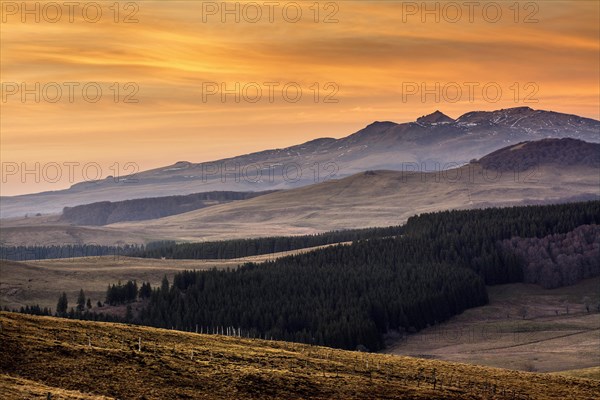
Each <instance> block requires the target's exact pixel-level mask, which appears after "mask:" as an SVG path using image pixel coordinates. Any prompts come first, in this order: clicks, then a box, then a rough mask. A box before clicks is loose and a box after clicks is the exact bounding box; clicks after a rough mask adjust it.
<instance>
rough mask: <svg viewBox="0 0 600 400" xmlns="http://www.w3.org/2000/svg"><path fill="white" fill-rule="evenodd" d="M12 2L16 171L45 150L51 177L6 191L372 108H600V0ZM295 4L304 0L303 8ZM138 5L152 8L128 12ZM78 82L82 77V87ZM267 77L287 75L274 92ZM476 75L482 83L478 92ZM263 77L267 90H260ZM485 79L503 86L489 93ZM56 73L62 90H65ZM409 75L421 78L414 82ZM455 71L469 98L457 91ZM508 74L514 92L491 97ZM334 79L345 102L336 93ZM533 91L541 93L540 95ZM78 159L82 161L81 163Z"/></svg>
mask: <svg viewBox="0 0 600 400" xmlns="http://www.w3.org/2000/svg"><path fill="white" fill-rule="evenodd" d="M1 3H2V24H1V38H0V44H1V55H0V57H1V68H0V72H1V81H2V84H3V87H2V95H3V97H2V100H1V101H2V102H1V103H0V106H1V107H2V110H1V122H0V128H1V150H0V158H1V161H2V163H3V168H5V170H4V171H3V172H4V175H6V168H15V166H17V167H18V168H19V169H21V168H23V167H25V168H28V169H32V170H35V163H40V173H39V177H36V173H31V174H28V175H25V177H22V176H21V174H19V173H16V174H14V175H8V176H3V182H2V195H14V194H19V193H28V192H38V191H41V190H57V189H61V188H64V187H68V186H69V185H70V184H71V183H72V182H69V179H70V180H72V181H80V180H82V179H83V174H82V169H83V166H84V165H86V163H98V165H100V167H101V174H102V175H103V176H106V175H113V174H114V164H115V163H119V168H120V169H121V173H123V171H122V166H123V165H124V164H125V163H128V162H130V163H134V164H135V165H136V166H137V167H139V169H141V170H143V169H148V168H151V167H157V166H163V165H167V164H172V163H174V162H176V161H179V160H187V161H193V162H200V161H209V160H214V159H219V158H223V157H227V156H233V155H237V154H241V153H248V152H252V151H257V150H262V149H267V148H275V147H284V146H288V145H292V144H297V143H301V142H303V141H306V140H310V139H312V138H316V137H324V136H329V137H341V136H346V135H348V134H350V133H352V132H354V131H356V130H358V129H360V128H362V127H363V126H365V125H367V124H369V123H370V122H372V121H374V120H393V121H397V122H403V121H411V120H414V119H415V118H416V117H418V116H420V115H423V114H426V113H429V112H432V111H434V110H436V109H440V110H441V111H443V112H445V113H447V114H449V115H450V116H452V117H457V116H459V115H460V114H462V113H464V112H467V111H472V110H493V109H499V108H506V107H515V106H523V105H527V106H530V107H532V108H539V109H548V110H554V111H559V112H565V113H574V114H578V115H582V116H586V117H590V118H595V119H600V115H599V112H600V111H599V107H600V104H599V90H600V88H599V85H600V82H599V75H600V67H599V54H600V44H599V35H600V32H599V26H598V25H599V22H598V21H599V18H600V15H599V13H600V10H599V3H598V2H597V1H564V2H562V1H539V2H521V3H520V5H519V7H518V11H519V12H518V14H516V11H517V8H515V7H514V1H506V2H502V1H500V2H496V3H494V4H499V5H500V9H499V10H500V12H501V14H500V15H498V17H496V15H497V14H496V12H497V11H498V10H496V9H495V8H494V4H491V5H490V4H489V3H490V2H475V3H476V6H475V8H474V9H473V10H469V9H468V8H467V7H464V6H461V10H460V12H461V13H462V14H461V15H458V14H456V10H455V9H452V7H450V6H448V4H449V2H438V3H434V2H429V3H427V7H428V8H429V9H430V10H434V12H433V13H432V14H425V13H423V11H424V10H423V9H414V8H412V5H413V4H417V5H419V4H421V2H415V3H413V2H393V1H385V2H383V1H381V2H373V1H339V2H327V1H324V2H319V3H318V4H319V8H320V10H319V14H318V16H316V15H315V9H314V6H313V4H314V3H315V2H314V1H308V2H302V1H297V2H285V1H279V2H277V3H278V5H277V6H274V7H273V8H271V9H270V10H269V8H268V7H269V6H268V5H267V6H265V5H264V3H265V2H263V1H258V2H255V3H254V4H256V3H258V4H261V5H263V6H262V8H261V12H262V18H260V19H259V20H258V22H256V23H252V22H251V20H253V19H256V17H257V14H256V9H255V8H252V7H253V6H252V5H248V4H247V3H251V2H242V3H238V4H239V5H238V6H237V7H239V8H238V9H239V12H238V13H237V16H238V17H239V19H240V22H239V23H236V22H235V20H234V18H235V17H236V15H235V14H231V15H225V17H227V20H226V21H225V22H223V21H222V18H223V17H224V16H223V15H221V13H220V12H221V11H222V7H223V3H222V2H215V3H211V2H201V1H193V0H192V1H189V0H188V1H146V0H144V1H137V2H130V3H132V4H135V5H137V9H135V8H133V7H132V6H129V8H126V7H127V3H128V2H121V3H120V6H121V8H120V12H119V14H118V15H117V16H115V9H114V8H113V9H109V7H110V6H111V5H112V4H113V3H114V2H113V1H106V2H100V3H102V4H103V9H102V16H101V17H99V20H98V21H97V22H95V23H92V22H90V20H91V19H93V17H94V15H95V14H94V12H95V10H94V9H93V8H91V7H89V8H90V9H88V10H87V11H88V14H87V17H88V19H86V18H84V17H83V16H82V8H83V6H84V5H86V4H88V3H87V2H80V3H79V4H80V6H79V7H77V8H75V9H74V10H73V19H74V20H73V22H70V21H69V15H68V14H69V10H68V8H67V7H66V6H64V5H63V2H60V1H59V2H55V4H59V5H62V7H61V8H62V9H61V12H62V15H61V16H60V17H59V16H57V14H56V10H54V9H52V8H51V7H46V8H44V3H41V5H40V10H39V13H38V14H39V15H38V16H39V18H40V22H39V23H38V22H35V17H36V15H35V12H34V14H24V13H23V11H24V10H22V9H20V8H21V6H20V5H21V2H7V1H4V0H3V1H2V2H1ZM33 3H35V2H30V4H33ZM229 3H230V4H229V5H228V6H227V7H229V8H230V9H231V8H232V7H236V5H235V3H233V2H229ZM245 3H246V4H245ZM463 3H464V2H460V1H459V2H455V3H453V4H458V5H462V4H463ZM294 4H298V5H299V7H300V10H301V11H302V17H301V18H300V20H299V21H298V22H295V23H294V22H291V20H293V18H294V17H295V15H296V14H295V13H296V9H295V8H294ZM436 4H437V7H438V9H437V10H439V11H437V12H436V11H435V7H436ZM15 5H16V6H15ZM15 7H16V8H17V9H15ZM31 7H32V8H33V7H34V5H32V6H31ZM203 7H204V8H203ZM484 9H485V11H484ZM284 10H286V11H287V14H284ZM269 11H272V12H273V14H272V17H273V22H270V21H269ZM132 12H133V19H134V20H137V21H138V22H134V23H124V21H123V20H124V19H125V18H126V16H127V15H128V14H131V13H132ZM471 12H472V13H471ZM213 14H215V15H213ZM436 14H437V15H436ZM436 16H437V17H439V22H436V20H435V19H436ZM471 17H472V18H473V20H472V21H470V18H471ZM22 18H25V22H22ZM115 18H116V19H117V20H118V21H119V22H115ZM286 18H287V19H288V20H289V21H288V20H286ZM315 18H317V20H318V22H315ZM423 18H426V20H425V22H423ZM494 19H496V20H497V21H496V22H492V21H493V20H494ZM46 20H50V21H52V20H58V22H56V23H54V22H49V21H46ZM203 20H205V22H204V21H203ZM325 20H327V21H328V23H326V22H325ZM334 20H337V22H334ZM453 21H454V22H453ZM36 82H39V83H40V89H41V88H42V87H43V86H44V85H47V86H46V92H44V91H43V90H40V101H39V103H37V102H35V99H34V95H33V94H29V95H27V96H26V97H25V101H24V102H23V100H22V98H21V94H22V93H21V87H20V86H18V85H21V84H22V83H25V84H26V85H27V88H30V89H34V88H35V83H36ZM52 82H55V83H54V84H53V85H54V86H53V85H48V84H50V83H52ZM65 82H67V83H68V82H73V83H74V84H79V86H77V87H75V89H74V92H73V93H74V97H73V101H72V102H69V99H68V86H66V85H65ZM115 82H116V86H113V87H112V88H113V89H112V90H111V88H110V86H111V85H113V84H114V83H115ZM128 82H133V83H134V84H135V86H137V88H139V91H138V92H137V93H136V94H135V96H134V97H133V99H136V100H138V102H137V103H125V102H124V101H123V100H124V96H125V94H127V93H131V92H132V90H133V88H134V87H135V86H127V87H126V86H125V85H126V84H127V83H128ZM210 82H216V83H218V84H221V83H225V84H226V85H227V87H228V88H229V89H234V88H235V83H236V82H239V84H240V89H241V88H242V87H244V85H246V88H247V90H248V91H247V93H246V95H247V96H243V93H241V94H240V95H241V99H240V102H239V103H236V102H235V99H234V95H228V96H227V97H226V98H225V102H223V101H222V100H221V97H220V95H219V94H216V95H212V96H208V97H206V99H203V85H204V86H206V85H207V84H208V83H210ZM252 82H254V84H251V83H252ZM266 82H273V85H274V84H278V85H279V86H277V87H276V88H275V92H274V96H273V99H272V100H273V101H272V102H271V101H269V86H268V85H267V84H265V83H266ZM436 82H438V83H439V84H440V90H439V91H437V92H438V93H439V94H440V98H439V99H435V96H434V94H430V95H428V96H427V97H426V98H425V99H423V98H422V97H421V95H420V94H421V93H420V90H421V89H420V87H421V85H425V87H427V88H430V89H433V91H434V92H436V90H435V84H436ZM453 82H454V83H453ZM469 82H471V83H472V84H473V85H474V84H478V85H479V86H478V87H476V88H475V90H474V92H473V98H472V99H469V93H468V86H466V83H469ZM89 83H93V84H95V83H97V84H98V85H100V87H101V89H102V96H101V97H100V98H99V101H98V102H96V103H92V102H89V101H86V100H85V99H84V98H83V97H82V90H81V87H82V86H83V85H85V84H89ZM289 83H294V84H296V85H297V86H299V87H300V88H301V89H302V98H301V99H300V100H299V101H298V102H295V103H292V102H289V101H286V100H285V98H284V96H283V95H282V93H281V88H282V87H283V86H284V85H286V84H289ZM315 83H316V84H317V85H318V87H319V88H320V90H319V93H320V97H319V100H318V101H315V99H314V88H315V86H313V85H315ZM515 83H516V86H515ZM15 84H18V85H15ZM249 84H250V85H249ZM327 84H330V85H329V86H326V85H327ZM415 84H416V86H414V85H415ZM528 84H529V85H528ZM256 85H258V86H259V87H260V88H261V90H262V97H261V98H260V99H259V101H257V102H255V103H253V102H251V101H250V100H252V97H254V96H255V94H256V92H255V88H256ZM484 85H488V87H489V88H491V89H490V92H488V97H485V96H484V93H483V91H482V89H481V88H482V87H483V86H484ZM56 86H60V87H61V89H62V91H63V92H62V97H60V98H58V101H56V102H55V103H52V102H50V101H48V100H52V99H53V98H54V96H55V93H56V92H55V88H56ZM409 86H410V87H412V88H413V89H414V88H415V87H419V89H418V90H419V93H416V94H413V95H407V93H406V90H407V88H408V87H409ZM456 86H458V87H460V88H462V90H463V97H462V98H461V99H460V100H454V101H453V99H454V98H455V94H456V92H455V87H456ZM116 87H118V88H119V97H118V100H119V101H118V102H115V101H114V100H115V99H114V89H115V88H116ZM497 87H499V88H500V89H501V90H502V95H501V96H499V99H498V101H497V102H492V101H491V99H490V97H493V96H495V89H494V88H497ZM517 87H518V88H519V98H517V99H516V100H517V101H515V98H514V96H515V89H516V88H517ZM335 88H337V92H336V93H335V96H334V97H333V98H334V99H335V100H337V102H333V103H326V102H324V97H325V96H326V95H328V94H330V93H332V92H333V91H334V90H335ZM205 89H206V87H205ZM292 89H293V87H292ZM444 89H445V90H444ZM15 90H16V92H15V93H14V94H13V92H14V91H15ZM34 90H35V89H34ZM288 93H292V95H293V93H294V92H293V90H292V91H291V92H288ZM490 93H491V94H490ZM92 94H93V92H92ZM528 94H530V95H532V99H533V100H536V101H537V102H528V101H527V100H526V98H525V97H526V96H527V95H528ZM290 96H291V95H290ZM470 100H472V101H470ZM65 162H74V163H79V164H78V165H77V166H75V167H74V169H73V170H72V171H71V172H73V174H74V175H73V176H70V177H69V176H68V175H69V174H68V172H69V171H68V167H65V166H64V165H63V163H65ZM48 163H57V164H58V165H61V166H62V167H61V168H62V171H61V172H62V178H61V179H54V178H53V177H54V172H53V171H50V170H48V171H46V172H44V171H42V169H43V167H44V165H49V164H48ZM53 165H54V164H53ZM94 165H95V164H94ZM110 166H113V170H111V169H110ZM45 175H48V176H52V178H50V179H44V176H45ZM95 175H96V168H93V169H92V171H91V172H90V171H89V170H88V174H87V177H90V176H91V177H93V176H95ZM36 180H39V182H36ZM53 181H56V182H53Z"/></svg>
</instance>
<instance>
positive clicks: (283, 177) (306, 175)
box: [0, 107, 600, 218]
mask: <svg viewBox="0 0 600 400" xmlns="http://www.w3.org/2000/svg"><path fill="white" fill-rule="evenodd" d="M599 129H600V122H599V121H596V120H593V119H588V118H581V117H578V116H576V115H567V114H561V113H556V112H550V111H543V110H533V109H531V108H528V107H518V108H511V109H504V110H497V111H491V112H480V111H474V112H469V113H466V114H464V115H462V116H460V117H459V118H457V119H456V120H454V119H452V118H450V117H448V116H445V115H444V114H442V113H440V112H435V113H433V114H430V115H429V116H424V117H422V118H419V119H418V120H416V121H414V122H406V123H400V124H398V123H394V122H374V123H372V124H370V125H368V126H366V127H365V128H363V129H361V130H359V131H358V132H356V133H354V134H352V135H350V136H347V137H344V138H340V139H333V138H321V139H316V140H312V141H310V142H307V143H303V144H299V145H296V146H291V147H288V148H284V149H272V150H265V151H261V152H257V153H252V154H246V155H240V156H237V157H232V158H228V159H223V160H215V161H211V162H204V163H192V162H187V161H180V162H177V163H175V164H173V165H170V166H166V167H163V168H157V169H153V170H149V171H143V172H140V173H138V174H136V175H135V176H133V177H116V178H114V177H108V178H106V179H103V180H100V181H93V182H84V183H78V184H75V185H73V186H72V187H71V188H70V189H67V190H60V191H54V192H45V193H38V194H32V195H25V196H15V197H3V198H2V209H1V210H0V217H2V218H7V217H16V216H23V215H25V214H26V213H29V214H35V213H38V212H42V213H58V212H60V211H61V210H62V209H63V207H66V206H69V207H71V206H75V205H80V204H86V203H92V202H97V201H106V200H111V201H119V200H127V199H134V198H144V197H157V196H170V195H184V194H190V193H198V192H201V191H215V190H229V191H232V190H233V191H264V190H272V189H289V188H293V187H299V186H305V185H309V184H314V183H318V182H322V181H323V180H325V179H327V178H331V177H336V178H341V177H346V176H350V175H353V174H356V173H359V172H363V171H366V170H375V169H394V170H399V169H401V168H402V166H403V165H405V164H407V163H417V164H421V163H424V164H425V165H426V166H427V168H428V169H432V168H433V167H434V165H435V163H439V164H440V165H442V166H443V168H444V169H448V168H451V167H452V166H456V165H462V164H464V163H466V162H468V161H469V160H470V159H472V158H474V157H475V158H478V157H481V156H483V155H485V154H487V153H490V152H492V151H494V150H497V149H499V148H502V147H505V146H507V145H510V144H513V143H518V142H522V141H531V140H540V139H544V138H565V137H570V138H575V139H581V140H585V141H590V142H598V141H600V138H599V136H598V131H599Z"/></svg>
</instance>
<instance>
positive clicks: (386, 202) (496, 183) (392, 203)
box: [110, 140, 600, 240]
mask: <svg viewBox="0 0 600 400" xmlns="http://www.w3.org/2000/svg"><path fill="white" fill-rule="evenodd" d="M521 146H525V145H524V144H522V145H521ZM548 146H552V147H553V148H554V149H555V151H559V152H560V151H562V149H565V151H566V152H567V153H568V154H571V157H569V160H568V162H565V163H564V164H563V163H562V162H561V158H558V159H557V160H555V159H550V160H548V162H547V161H546V160H545V159H540V158H536V155H537V154H544V151H545V150H546V147H548ZM573 147H575V148H576V150H577V151H578V152H582V154H584V155H585V154H594V152H596V153H595V154H599V152H597V151H598V147H600V145H598V144H591V143H585V142H581V141H561V140H547V141H543V142H533V143H529V144H527V145H526V146H525V148H524V149H523V150H522V151H518V152H516V153H517V157H515V158H512V159H511V162H510V163H504V164H501V165H503V166H504V168H508V166H509V165H512V166H513V169H509V170H506V169H501V170H495V169H486V168H484V167H485V166H486V165H488V164H487V162H488V160H491V161H490V164H491V166H493V165H496V162H495V161H494V160H495V159H496V158H497V155H493V156H490V158H489V159H488V158H486V157H484V158H483V159H482V160H481V161H480V162H479V163H473V164H469V165H466V166H462V167H460V168H456V169H452V170H447V171H438V172H418V171H417V172H413V171H414V170H405V171H403V172H402V171H367V172H365V173H360V174H356V175H353V176H350V177H347V178H342V179H339V180H331V181H328V182H323V183H320V184H316V185H310V186H307V187H302V188H297V189H292V190H288V191H282V192H276V193H272V194H268V195H265V196H261V197H258V198H255V199H250V200H247V201H244V202H239V203H235V204H226V205H219V206H215V207H211V208H210V209H206V210H198V211H193V212H190V213H185V214H181V215H178V216H173V217H167V218H162V219H159V220H154V221H146V222H143V223H123V224H114V225H110V227H111V228H114V229H116V230H122V229H123V230H128V231H131V232H138V233H141V232H144V233H146V234H148V233H151V234H153V235H158V234H159V233H162V234H164V235H167V236H169V235H172V236H176V235H182V234H184V233H185V234H186V236H185V238H186V239H188V240H198V239H207V238H209V237H210V238H220V237H232V236H233V237H235V236H236V235H238V234H239V233H240V232H243V233H244V235H246V236H248V235H257V236H260V235H265V234H267V232H269V231H270V230H274V231H280V230H281V229H287V230H288V232H289V233H290V234H301V233H306V231H307V230H309V231H312V232H318V231H320V230H335V229H348V228H364V227H369V226H389V225H395V224H402V223H403V222H404V221H406V219H407V218H408V217H410V216H411V215H415V214H419V213H423V212H431V211H437V210H444V209H463V208H482V207H489V206H508V205H523V204H548V203H560V202H567V201H576V200H586V199H597V198H598V195H599V194H600V193H599V192H598V187H600V174H599V173H598V171H599V167H598V165H596V166H594V165H593V164H591V163H592V162H593V161H594V159H593V158H592V157H579V158H576V157H574V156H572V154H573V152H572V151H571V149H572V148H573ZM540 148H541V149H540ZM556 149H558V150H556ZM505 151H509V150H505ZM596 158H597V157H596ZM528 160H536V163H535V164H533V165H534V166H531V165H532V164H530V168H527V169H522V168H521V165H523V163H524V162H526V161H527V162H529V161H528ZM538 161H539V162H538ZM491 166H490V167H491Z"/></svg>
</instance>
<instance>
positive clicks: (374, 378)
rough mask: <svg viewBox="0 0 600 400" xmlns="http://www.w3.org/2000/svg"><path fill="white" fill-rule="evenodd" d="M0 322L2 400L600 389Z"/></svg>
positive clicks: (549, 379)
mask: <svg viewBox="0 0 600 400" xmlns="http://www.w3.org/2000/svg"><path fill="white" fill-rule="evenodd" d="M0 322H1V332H0V339H1V340H0V354H1V360H0V397H2V398H28V399H30V398H47V394H48V393H50V394H51V396H52V398H53V399H100V398H118V399H185V398H188V399H300V398H313V399H356V398H365V399H367V398H368V399H428V400H429V399H561V400H564V399H577V400H584V399H590V400H591V399H597V398H599V397H600V382H598V381H595V380H590V379H582V378H571V377H566V376H558V375H551V374H539V373H530V372H520V371H510V370H502V369H496V368H490V367H481V366H474V365H467V364H460V363H453V362H445V361H436V360H426V359H418V358H410V357H400V356H392V355H384V354H368V353H358V352H350V351H342V350H334V349H329V348H324V347H317V346H310V345H300V344H292V343H284V342H276V341H267V340H257V339H246V338H237V337H228V336H222V335H203V334H195V333H185V332H177V331H170V330H163V329H155V328H148V327H139V326H131V325H124V324H113V323H97V322H87V321H74V320H67V319H59V318H53V317H34V316H27V315H21V314H14V313H6V312H2V313H0ZM140 344H141V346H140ZM101 396H105V397H101Z"/></svg>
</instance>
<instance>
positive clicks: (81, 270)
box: [0, 246, 325, 309]
mask: <svg viewBox="0 0 600 400" xmlns="http://www.w3.org/2000/svg"><path fill="white" fill-rule="evenodd" d="M320 247H325V246H318V247H312V248H306V249H300V250H293V251H286V252H280V253H272V254H265V255H260V256H252V257H244V258H238V259H232V260H160V259H152V258H133V257H123V256H102V257H74V258H63V259H53V260H35V261H25V262H15V261H6V260H0V306H1V307H4V306H7V307H8V308H10V309H14V308H19V307H21V306H25V305H34V304H39V305H40V306H42V307H52V309H54V308H55V307H56V302H57V300H58V296H59V295H60V293H61V292H63V291H64V292H66V293H67V296H68V298H69V301H70V304H71V305H74V304H75V300H76V299H77V294H78V293H79V290H80V289H83V290H84V292H85V293H86V296H87V297H89V298H91V299H92V303H93V304H96V302H97V301H98V300H100V301H104V297H105V294H106V287H107V285H108V284H113V283H117V282H118V281H119V280H120V281H122V282H126V281H128V280H136V281H137V282H138V284H141V283H142V282H150V284H151V285H152V286H157V285H160V282H161V280H162V278H163V276H164V275H165V274H166V275H167V277H168V278H169V280H171V281H172V277H173V275H174V274H175V273H176V272H179V271H182V270H194V269H195V270H206V269H211V268H235V267H237V266H238V265H240V264H243V263H246V262H261V261H266V260H272V259H275V258H278V257H283V256H287V255H291V254H299V253H303V252H307V251H311V250H314V249H317V248H320Z"/></svg>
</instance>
